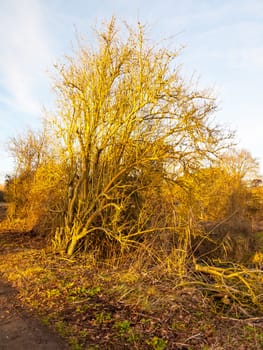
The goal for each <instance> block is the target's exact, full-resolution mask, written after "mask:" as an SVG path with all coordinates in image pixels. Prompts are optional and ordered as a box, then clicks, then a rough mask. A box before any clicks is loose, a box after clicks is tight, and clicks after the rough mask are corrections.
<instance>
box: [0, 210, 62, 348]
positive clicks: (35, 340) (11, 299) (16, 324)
mask: <svg viewBox="0 0 263 350" xmlns="http://www.w3.org/2000/svg"><path fill="white" fill-rule="evenodd" d="M5 214H6V205H4V204H3V203H0V221H1V220H3V219H4V217H5ZM16 236H18V237H19V236H21V235H16V234H10V235H5V239H4V240H3V236H2V237H0V254H2V253H3V252H4V250H5V248H4V247H5V244H6V243H8V241H9V240H10V241H13V240H14V239H15V237H16ZM65 349H68V346H67V344H65V343H64V342H63V341H62V340H61V339H60V338H59V337H58V336H57V335H55V334H53V333H52V332H51V331H50V330H49V329H48V328H46V327H45V326H44V325H43V324H42V323H41V322H40V321H39V320H37V319H36V318H34V317H33V316H32V315H30V314H29V313H28V312H27V310H24V309H23V308H22V307H21V305H20V304H19V301H18V300H17V298H16V290H15V289H14V288H12V287H11V286H10V285H8V283H7V282H6V281H4V279H3V278H2V276H1V274H0V350H65Z"/></svg>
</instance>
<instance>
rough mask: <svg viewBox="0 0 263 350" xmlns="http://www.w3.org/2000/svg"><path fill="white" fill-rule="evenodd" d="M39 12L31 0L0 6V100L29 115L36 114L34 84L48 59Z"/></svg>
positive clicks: (11, 0)
mask: <svg viewBox="0 0 263 350" xmlns="http://www.w3.org/2000/svg"><path fill="white" fill-rule="evenodd" d="M42 10H43V9H42V8H41V6H40V2H38V1H34V0H20V1H16V0H2V1H1V4H0V33H1V55H0V80H1V87H2V89H1V90H0V100H1V102H2V103H3V102H5V103H8V104H10V105H11V104H12V106H11V107H12V108H13V109H16V110H18V111H22V112H26V113H30V114H36V113H39V107H40V102H39V96H37V91H38V82H39V80H40V81H41V79H39V78H40V77H41V75H42V74H44V71H45V69H46V68H47V67H46V64H47V62H48V61H49V60H50V58H51V52H50V48H49V38H48V36H47V33H46V31H45V28H44V25H43V18H42V16H43V11H42ZM9 107H10V106H9Z"/></svg>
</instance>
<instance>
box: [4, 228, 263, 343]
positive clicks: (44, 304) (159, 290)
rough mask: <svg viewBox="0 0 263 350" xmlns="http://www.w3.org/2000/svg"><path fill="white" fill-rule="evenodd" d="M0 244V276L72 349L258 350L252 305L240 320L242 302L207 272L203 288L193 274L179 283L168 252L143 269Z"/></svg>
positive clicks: (19, 240) (137, 263)
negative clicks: (230, 296) (227, 294)
mask: <svg viewBox="0 0 263 350" xmlns="http://www.w3.org/2000/svg"><path fill="white" fill-rule="evenodd" d="M0 239H1V241H0V242H1V245H0V253H1V255H0V272H1V274H3V277H4V278H6V279H7V280H8V281H9V282H10V283H11V284H12V285H13V286H14V287H15V288H17V289H18V291H19V294H18V297H19V300H20V301H21V302H22V304H23V305H25V306H26V307H27V308H30V309H31V310H32V311H33V312H35V313H37V314H38V315H39V316H40V317H41V318H42V320H43V322H45V323H47V324H48V325H49V326H50V327H52V328H54V329H56V330H57V331H58V332H59V333H60V334H61V335H62V336H63V337H64V338H66V339H67V341H68V342H69V343H70V344H71V346H72V349H75V350H76V349H142V348H143V349H159V350H160V349H237V348H239V349H252V348H253V349H262V347H263V332H262V328H261V326H262V323H263V319H262V318H260V317H261V315H260V314H259V313H258V314H256V313H255V310H254V308H253V305H252V307H251V312H254V314H253V315H249V316H245V319H244V313H243V314H242V312H240V310H241V307H242V306H241V304H238V303H236V302H235V301H234V300H230V301H231V303H230V304H229V303H228V302H227V299H223V298H224V295H223V294H220V293H221V292H222V283H221V289H220V288H219V282H218V281H217V284H216V283H214V282H213V281H212V279H211V281H210V283H209V281H208V280H209V278H210V277H209V276H210V275H211V274H208V273H207V271H205V272H204V271H202V273H201V272H200V271H199V274H205V276H206V280H205V279H204V278H203V279H202V281H203V282H202V283H203V284H202V283H201V275H199V279H195V280H193V279H191V274H190V271H188V278H182V275H179V274H178V272H177V271H176V268H177V267H178V265H176V264H178V262H177V263H176V260H175V259H174V260H173V259H172V255H171V256H170V258H169V259H167V261H163V263H162V264H161V263H160V264H159V265H158V264H156V260H154V259H153V257H152V259H151V260H150V262H149V263H148V264H147V263H145V264H143V261H145V259H146V257H145V256H144V257H143V256H141V258H140V256H139V255H138V256H136V257H134V260H132V259H131V258H132V257H131V256H129V258H128V259H124V258H123V259H122V260H119V261H118V263H117V260H115V261H114V263H113V261H108V262H105V263H104V264H98V263H96V259H95V257H94V255H93V254H90V255H86V256H85V257H79V258H78V259H67V258H64V257H63V256H62V255H60V254H55V253H54V252H53V251H51V250H49V249H48V248H46V247H45V246H44V242H43V241H41V240H39V239H37V238H32V237H30V235H29V234H27V235H23V234H22V235H21V234H18V233H9V234H3V233H2V234H1V237H0ZM175 253H176V252H173V254H174V255H175ZM149 255H150V254H149ZM155 258H156V257H155ZM154 261H155V264H153V262H154ZM172 262H173V263H174V265H172ZM207 268H208V267H207ZM210 268H211V267H209V269H210ZM215 271H217V270H215ZM229 276H230V271H228V272H226V274H225V276H224V277H225V279H226V281H227V283H228V281H230V280H231V278H229ZM220 278H222V276H221V277H220ZM233 278H234V277H233ZM238 279H239V277H238V278H237V280H235V283H237V281H238ZM226 281H225V283H226ZM241 284H242V283H241ZM208 286H209V288H210V290H209V289H208V288H207V287H208ZM216 286H217V289H216V288H214V289H213V287H216ZM227 287H228V288H229V285H228V284H227ZM236 287H237V286H236ZM225 288H226V286H225ZM204 291H206V293H204ZM224 292H225V291H224ZM233 305H238V306H239V308H234V307H233ZM246 307H248V305H246ZM246 312H248V311H246ZM241 316H242V317H243V319H241V318H240V317H241ZM252 316H253V317H252ZM238 317H239V318H238Z"/></svg>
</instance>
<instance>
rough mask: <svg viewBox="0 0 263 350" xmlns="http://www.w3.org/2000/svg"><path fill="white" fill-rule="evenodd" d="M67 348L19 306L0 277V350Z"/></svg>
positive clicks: (12, 289) (55, 349) (12, 292)
mask: <svg viewBox="0 0 263 350" xmlns="http://www.w3.org/2000/svg"><path fill="white" fill-rule="evenodd" d="M66 348H67V346H66V345H65V344H64V343H63V342H62V340H61V339H59V338H58V336H57V335H55V334H53V333H51V331H50V330H48V329H47V328H46V327H45V326H44V325H43V324H41V322H40V321H38V320H37V319H35V318H34V317H33V316H32V315H29V314H28V313H27V312H25V310H23V308H22V307H21V306H20V305H19V302H18V301H17V299H16V291H15V289H14V288H12V287H11V286H10V285H8V284H7V283H5V282H4V281H3V280H2V278H1V276H0V350H63V349H66Z"/></svg>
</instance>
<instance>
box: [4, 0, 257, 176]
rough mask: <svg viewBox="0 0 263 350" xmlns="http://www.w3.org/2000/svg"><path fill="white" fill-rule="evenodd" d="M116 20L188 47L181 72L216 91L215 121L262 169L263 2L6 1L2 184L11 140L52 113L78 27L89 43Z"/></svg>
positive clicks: (8, 170) (8, 169)
mask: <svg viewBox="0 0 263 350" xmlns="http://www.w3.org/2000/svg"><path fill="white" fill-rule="evenodd" d="M112 15H115V16H117V18H119V19H124V20H127V21H128V22H129V23H133V24H135V23H136V22H137V20H138V19H140V21H141V22H142V23H147V24H148V27H149V28H150V33H151V38H152V39H153V40H156V41H159V40H160V39H163V38H171V37H172V39H170V40H169V43H171V42H172V45H173V46H174V47H178V48H180V47H181V46H182V45H183V46H184V47H185V48H184V50H183V52H182V54H181V56H180V58H179V59H178V63H182V64H183V67H182V69H183V74H184V75H185V76H186V77H190V76H191V75H192V73H195V74H196V77H199V84H200V87H212V88H213V89H214V91H215V92H216V95H217V97H218V106H219V109H218V112H217V113H216V114H215V117H216V120H217V122H218V123H220V124H224V125H227V126H229V127H231V128H232V129H235V130H236V131H237V140H238V141H240V143H239V147H240V148H245V149H247V150H248V151H250V152H251V153H252V155H253V156H254V157H256V158H258V160H259V161H260V163H261V169H262V170H263V137H262V131H263V0H141V1H139V0H133V1H130V0H96V1H94V0H64V1H63V0H1V1H0V38H1V46H0V50H1V51H0V160H1V163H0V183H1V182H2V181H3V179H4V176H5V174H6V173H11V172H12V168H13V163H12V159H11V158H10V157H9V155H8V153H7V152H6V144H7V142H8V140H9V138H10V137H13V136H15V135H17V134H19V133H23V131H24V130H25V129H26V128H27V127H32V128H37V127H38V126H40V120H41V117H42V115H43V107H47V108H48V109H50V108H51V107H52V92H51V80H50V72H51V71H52V66H53V64H54V63H55V62H57V61H59V60H61V59H62V57H63V55H64V54H71V52H72V50H71V49H72V45H73V44H74V41H75V31H76V29H77V31H78V33H80V34H81V35H83V36H84V37H87V38H88V39H89V40H92V37H91V36H90V35H91V31H90V28H91V27H92V26H93V27H94V25H96V23H97V24H100V23H101V22H102V21H103V20H108V19H110V17H111V16H112Z"/></svg>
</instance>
